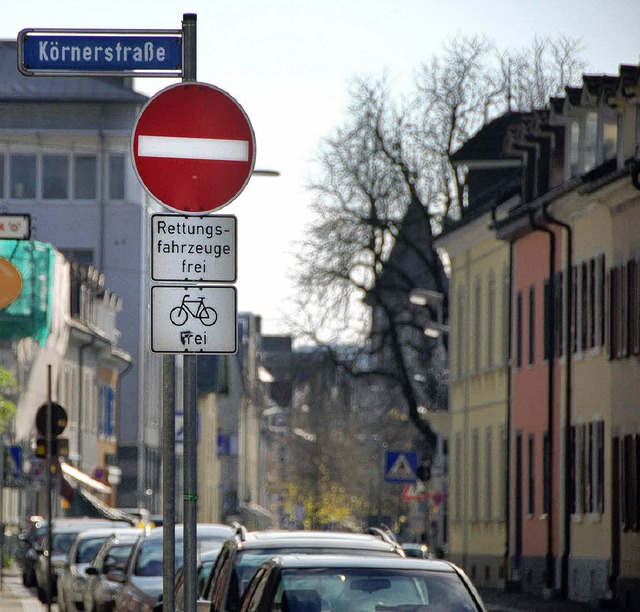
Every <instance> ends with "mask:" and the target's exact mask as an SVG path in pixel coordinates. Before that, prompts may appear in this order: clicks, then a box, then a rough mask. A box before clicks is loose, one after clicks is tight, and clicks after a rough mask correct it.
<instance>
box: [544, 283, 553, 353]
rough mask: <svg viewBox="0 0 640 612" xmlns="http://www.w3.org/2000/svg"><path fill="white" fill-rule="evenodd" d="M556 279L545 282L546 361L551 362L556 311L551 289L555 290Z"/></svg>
mask: <svg viewBox="0 0 640 612" xmlns="http://www.w3.org/2000/svg"><path fill="white" fill-rule="evenodd" d="M554 282H555V278H554V279H552V281H551V282H549V280H548V279H547V280H545V282H544V309H543V311H544V330H543V331H544V344H543V346H544V357H543V358H544V359H545V360H549V359H550V358H551V357H552V352H553V347H552V345H551V341H552V339H554V336H553V325H554V311H553V306H554V305H553V303H552V296H551V288H552V287H553V289H555V285H554V284H553V283H554Z"/></svg>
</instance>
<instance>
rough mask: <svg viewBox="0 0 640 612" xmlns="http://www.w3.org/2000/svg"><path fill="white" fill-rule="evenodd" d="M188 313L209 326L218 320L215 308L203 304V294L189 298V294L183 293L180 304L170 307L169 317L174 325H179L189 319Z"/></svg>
mask: <svg viewBox="0 0 640 612" xmlns="http://www.w3.org/2000/svg"><path fill="white" fill-rule="evenodd" d="M189 315H191V316H192V317H193V318H194V319H198V320H199V321H200V323H202V324H203V325H206V326H207V327H211V326H212V325H213V324H214V323H215V322H216V321H217V320H218V313H217V312H216V311H215V309H214V308H211V306H205V305H204V296H201V297H199V298H191V299H189V296H188V295H185V296H184V297H183V298H182V303H181V304H180V306H176V307H175V308H172V309H171V312H169V319H171V322H172V323H173V324H174V325H177V326H180V325H184V324H185V323H186V322H187V321H188V320H189Z"/></svg>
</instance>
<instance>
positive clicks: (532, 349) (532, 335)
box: [529, 285, 536, 365]
mask: <svg viewBox="0 0 640 612" xmlns="http://www.w3.org/2000/svg"><path fill="white" fill-rule="evenodd" d="M535 360H536V288H535V287H534V286H533V285H531V287H529V365H532V364H533V363H534V362H535Z"/></svg>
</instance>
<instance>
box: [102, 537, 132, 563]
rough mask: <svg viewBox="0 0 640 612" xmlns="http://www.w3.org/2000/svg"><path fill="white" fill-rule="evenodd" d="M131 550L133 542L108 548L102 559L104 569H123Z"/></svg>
mask: <svg viewBox="0 0 640 612" xmlns="http://www.w3.org/2000/svg"><path fill="white" fill-rule="evenodd" d="M132 548H133V542H132V543H131V544H114V545H113V546H112V547H111V548H109V552H108V553H107V556H106V557H105V559H104V567H108V568H120V569H124V567H125V566H126V564H127V559H128V558H129V555H130V554H131V549H132Z"/></svg>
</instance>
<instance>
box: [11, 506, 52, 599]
mask: <svg viewBox="0 0 640 612" xmlns="http://www.w3.org/2000/svg"><path fill="white" fill-rule="evenodd" d="M46 529H47V521H46V520H45V519H44V518H42V517H41V516H37V515H33V516H30V517H29V521H28V523H27V526H26V527H25V529H23V531H22V533H21V534H20V535H19V536H18V546H17V549H16V561H17V562H18V564H19V565H20V568H21V571H22V584H24V586H26V587H32V586H35V584H36V561H37V560H38V557H39V556H40V553H41V552H42V550H43V548H44V547H43V541H44V536H45V534H46Z"/></svg>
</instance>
